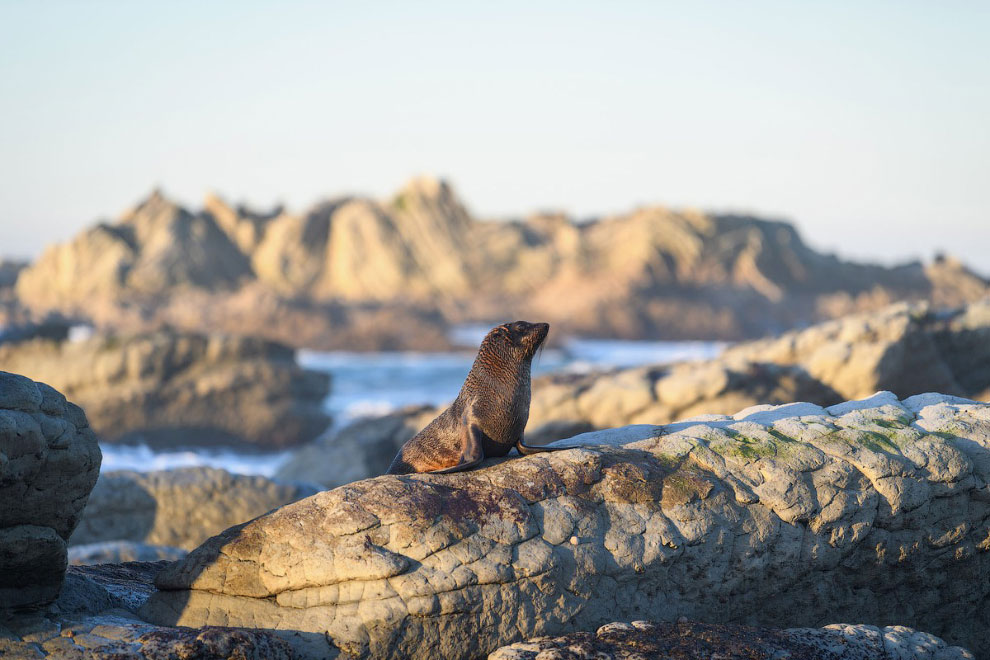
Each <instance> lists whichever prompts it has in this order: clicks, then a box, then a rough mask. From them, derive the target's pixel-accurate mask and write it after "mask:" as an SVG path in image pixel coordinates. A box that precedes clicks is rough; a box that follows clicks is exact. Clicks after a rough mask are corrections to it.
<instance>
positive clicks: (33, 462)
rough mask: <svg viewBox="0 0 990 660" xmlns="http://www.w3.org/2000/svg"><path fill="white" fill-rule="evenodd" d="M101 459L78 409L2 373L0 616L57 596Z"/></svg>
mask: <svg viewBox="0 0 990 660" xmlns="http://www.w3.org/2000/svg"><path fill="white" fill-rule="evenodd" d="M101 458H102V456H101V454H100V447H99V445H98V444H97V441H96V436H94V435H93V432H92V431H91V430H90V428H89V424H88V422H87V421H86V415H85V414H84V413H83V411H82V410H81V409H80V408H79V407H78V406H76V405H75V404H72V403H70V402H68V401H66V400H65V397H64V396H62V395H61V394H59V393H58V392H56V391H55V390H54V389H52V388H51V387H49V386H48V385H45V384H44V383H36V382H34V381H33V380H31V379H29V378H25V377H24V376H19V375H17V374H11V373H6V372H3V371H0V610H4V609H9V608H18V607H29V606H36V605H43V604H45V603H49V602H51V601H52V600H54V599H55V597H56V596H57V595H58V592H59V589H60V588H61V586H62V578H63V575H64V573H65V567H66V541H67V540H68V538H69V536H70V535H71V534H72V532H73V530H74V529H75V528H76V525H77V524H78V522H79V517H80V514H81V513H82V510H83V507H85V506H86V500H87V498H88V497H89V493H90V490H92V488H93V484H95V483H96V478H97V475H98V474H99V472H100V461H101Z"/></svg>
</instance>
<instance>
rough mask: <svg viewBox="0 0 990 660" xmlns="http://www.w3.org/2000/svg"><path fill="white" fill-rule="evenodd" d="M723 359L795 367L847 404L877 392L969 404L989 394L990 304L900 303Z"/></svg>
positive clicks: (740, 348) (742, 347)
mask: <svg viewBox="0 0 990 660" xmlns="http://www.w3.org/2000/svg"><path fill="white" fill-rule="evenodd" d="M721 359H722V361H723V362H725V363H726V364H729V365H732V364H735V363H739V362H752V361H761V362H773V363H775V364H780V365H793V366H797V367H800V368H802V369H804V370H805V371H807V373H808V374H809V375H810V376H811V377H812V378H814V379H816V380H818V381H819V382H821V383H822V384H824V385H826V386H828V387H830V388H832V389H833V390H835V391H836V392H838V393H839V394H840V395H841V396H842V397H844V398H847V399H848V398H858V397H863V396H867V395H868V394H869V393H871V392H874V391H877V390H890V391H892V392H894V393H895V394H897V395H898V396H902V397H906V396H911V395H914V394H920V393H922V392H926V391H932V390H934V391H939V392H943V393H946V394H954V395H958V396H968V397H971V396H974V395H978V394H980V393H981V392H983V391H985V390H987V388H990V368H988V367H990V299H987V300H983V301H981V302H976V303H973V304H972V305H969V306H967V307H963V308H958V309H954V310H945V311H941V312H936V311H935V310H934V309H932V308H931V307H930V306H929V305H928V304H927V303H898V304H896V305H891V306H889V307H886V308H884V309H882V310H880V311H877V312H872V313H864V314H855V315H852V316H848V317H844V318H840V319H837V320H834V321H829V322H826V323H822V324H820V325H816V326H814V327H811V328H808V329H806V330H797V331H792V332H788V333H785V334H783V335H781V336H780V337H777V338H773V339H766V340H761V341H754V342H747V343H744V344H739V345H737V346H733V347H731V348H729V349H728V350H726V351H725V353H724V354H723V355H722V357H721Z"/></svg>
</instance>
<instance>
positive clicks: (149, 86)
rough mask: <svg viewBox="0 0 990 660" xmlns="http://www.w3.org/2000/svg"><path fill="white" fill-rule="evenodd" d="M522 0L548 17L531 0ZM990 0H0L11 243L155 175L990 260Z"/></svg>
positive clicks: (218, 186) (170, 184)
mask: <svg viewBox="0 0 990 660" xmlns="http://www.w3.org/2000/svg"><path fill="white" fill-rule="evenodd" d="M533 6H535V7H536V9H534V8H533ZM987 35H990V3H985V2H903V1H897V2H894V1H891V2H822V3H811V2H797V1H793V2H698V3H684V2H669V3H668V2H641V3H632V2H626V3H620V2H614V3H604V2H601V3H581V2H575V1H573V0H571V1H568V2H559V3H558V2H541V3H528V2H518V3H517V2H501V3H484V4H482V3H463V2H459V3H457V2H451V3H410V2H395V3H390V2H378V3H362V4H360V6H359V3H322V2H321V3H316V2H314V3H303V2H278V3H275V2H272V3H257V2H229V3H221V2H171V3H135V2H40V1H35V2H19V1H10V0H4V1H2V2H0V218H2V220H0V254H7V255H11V254H13V255H28V256H33V255H36V254H38V253H39V252H40V250H41V248H42V246H43V245H44V244H46V243H49V242H52V241H56V240H64V239H66V238H68V237H70V236H71V235H73V234H74V233H75V232H77V231H78V230H80V229H81V228H83V227H84V226H86V225H88V224H91V223H92V222H93V221H95V220H96V219H98V218H100V217H112V216H116V215H117V214H118V213H119V212H120V211H122V210H123V209H124V208H125V207H126V206H128V205H130V204H132V203H133V202H135V201H137V200H138V199H139V198H141V197H142V196H144V195H145V194H146V193H147V192H148V191H149V190H150V189H151V188H152V187H153V186H156V185H158V186H162V187H163V188H164V189H165V191H166V192H167V193H169V194H171V195H173V196H175V197H177V198H178V199H180V200H182V201H184V202H186V203H189V204H191V205H193V206H196V207H198V206H199V204H200V201H201V199H202V197H203V195H204V194H205V193H206V192H207V191H209V190H216V191H218V192H220V193H221V194H222V195H224V196H226V197H228V198H229V199H231V200H233V201H242V200H243V201H248V202H249V203H253V204H257V205H259V206H268V205H270V204H272V203H274V202H276V201H283V202H285V203H286V204H288V205H289V206H290V208H293V209H295V210H302V209H303V208H304V207H305V206H307V205H309V204H311V203H312V202H314V201H316V200H317V199H319V198H321V197H323V196H329V195H334V194H338V193H343V192H360V193H368V194H372V195H385V194H389V193H391V192H392V191H394V190H395V189H396V188H397V187H398V186H400V185H401V184H402V183H403V181H404V180H405V179H407V178H408V177H409V176H411V175H414V174H417V173H431V174H438V175H442V176H445V177H448V178H449V179H450V180H451V181H452V183H453V184H454V185H455V186H456V188H457V190H458V191H459V192H460V193H461V196H462V197H463V198H464V199H465V201H466V202H467V203H468V205H469V206H470V207H471V209H472V210H473V211H474V212H475V213H476V214H478V215H481V216H486V217H490V216H502V215H516V216H518V215H522V214H525V213H527V212H529V211H532V210H536V209H550V208H553V209H563V210H567V211H569V212H572V213H574V214H576V215H578V216H588V215H592V214H598V213H607V212H618V211H624V210H628V209H630V208H631V207H633V206H634V205H637V204H642V203H663V204H668V205H672V206H692V207H699V208H703V209H712V210H735V211H748V212H753V213H757V214H761V215H765V216H768V217H775V218H785V219H790V220H793V221H794V222H795V223H797V225H798V227H799V229H800V230H801V231H802V232H803V233H804V235H805V237H806V238H807V239H808V240H809V241H810V242H811V243H812V245H813V246H815V247H818V248H821V249H828V250H835V251H838V252H839V253H840V254H842V255H844V256H849V257H860V258H862V257H867V258H872V259H878V260H882V261H885V262H889V261H897V260H902V259H906V258H909V257H918V256H920V257H929V256H930V255H931V254H932V252H933V251H934V250H936V249H944V250H947V251H949V252H952V253H955V254H958V255H960V256H962V257H964V258H965V259H966V260H967V261H969V262H970V263H972V264H973V265H975V266H977V267H978V268H979V269H980V270H982V271H983V272H984V273H990V213H988V211H990V38H988V36H987Z"/></svg>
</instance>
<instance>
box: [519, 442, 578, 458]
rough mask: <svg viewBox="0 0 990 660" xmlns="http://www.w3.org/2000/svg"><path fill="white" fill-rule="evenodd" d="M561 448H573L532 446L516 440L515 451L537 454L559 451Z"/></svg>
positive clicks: (524, 453) (525, 454) (523, 453)
mask: <svg viewBox="0 0 990 660" xmlns="http://www.w3.org/2000/svg"><path fill="white" fill-rule="evenodd" d="M561 449H573V447H533V446H532V445H524V444H523V441H522V440H519V441H518V442H516V451H517V452H519V453H520V454H522V455H523V456H529V455H530V454H539V453H541V452H545V451H560V450H561Z"/></svg>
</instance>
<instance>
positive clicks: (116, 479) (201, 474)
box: [69, 467, 318, 550]
mask: <svg viewBox="0 0 990 660" xmlns="http://www.w3.org/2000/svg"><path fill="white" fill-rule="evenodd" d="M317 490H318V489H317V488H316V487H313V486H308V485H305V484H297V483H287V482H279V481H273V480H271V479H267V478H265V477H261V476H249V475H239V474H231V473H229V472H227V471H226V470H219V469H216V468H207V467H194V468H179V469H175V470H158V471H155V472H133V471H130V470H120V471H114V472H105V473H103V474H101V475H100V479H99V481H97V482H96V487H95V488H93V492H92V494H91V495H90V498H89V504H88V505H87V507H86V510H85V511H84V512H83V516H82V520H81V521H80V523H79V527H78V528H77V529H76V531H75V533H74V534H73V535H72V537H71V538H70V539H69V542H70V543H71V544H72V545H82V544H91V543H100V542H107V541H133V542H139V543H147V544H151V545H155V546H176V547H179V548H185V549H186V550H191V549H192V548H195V547H196V546H198V545H199V544H200V543H202V542H203V541H205V540H206V539H207V538H209V537H210V536H212V535H214V534H217V533H218V532H220V531H222V530H224V529H226V528H227V527H230V526H231V525H235V524H237V523H239V522H243V521H245V520H251V519H252V518H255V517H257V516H260V515H261V514H263V513H267V512H269V511H271V510H272V509H275V508H277V507H280V506H282V505H283V504H288V503H290V502H295V501H296V500H299V499H302V498H304V497H309V496H310V495H312V494H313V493H315V492H316V491H317Z"/></svg>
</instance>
